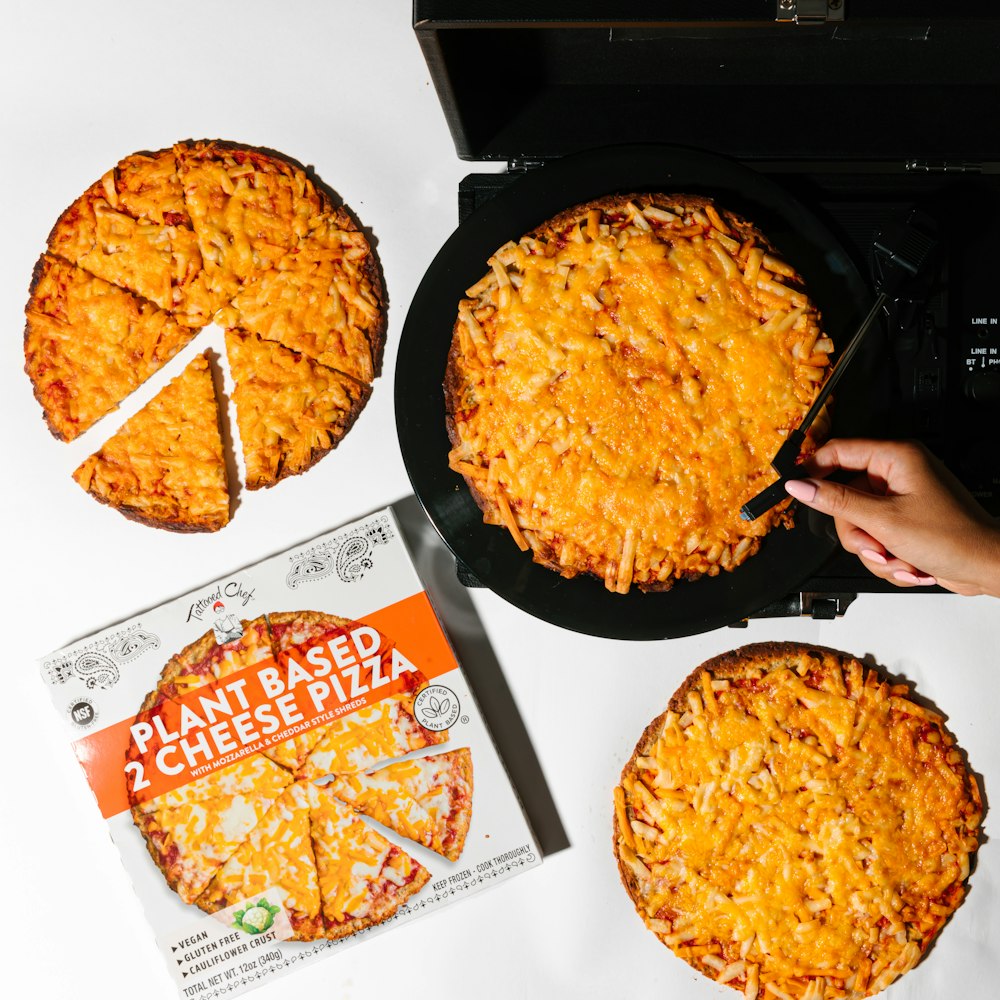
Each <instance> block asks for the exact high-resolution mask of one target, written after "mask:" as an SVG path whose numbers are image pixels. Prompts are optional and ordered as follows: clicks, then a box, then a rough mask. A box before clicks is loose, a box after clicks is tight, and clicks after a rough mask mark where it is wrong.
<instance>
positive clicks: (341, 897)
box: [304, 785, 430, 938]
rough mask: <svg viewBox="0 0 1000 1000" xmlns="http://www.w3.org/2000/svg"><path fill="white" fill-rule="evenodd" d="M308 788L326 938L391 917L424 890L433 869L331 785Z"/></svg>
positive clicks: (310, 820)
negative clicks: (344, 800)
mask: <svg viewBox="0 0 1000 1000" xmlns="http://www.w3.org/2000/svg"><path fill="white" fill-rule="evenodd" d="M304 787H305V789H306V792H307V794H308V797H309V807H310V811H309V824H310V831H311V834H312V843H313V850H314V852H315V857H316V867H317V869H318V872H319V888H320V894H321V897H322V910H323V917H324V922H325V929H324V936H325V937H327V938H341V937H347V936H348V935H350V934H355V933H357V932H358V931H360V930H363V929H364V928H365V927H370V926H372V925H373V924H379V923H381V922H382V921H383V920H387V919H388V918H389V917H391V916H392V915H393V914H394V913H395V912H396V911H397V910H398V909H399V907H400V906H402V904H403V903H405V902H406V900H407V899H409V898H410V896H412V895H413V894H414V893H415V892H418V891H419V890H420V888H421V887H422V886H423V885H424V884H425V883H426V882H427V880H428V879H429V878H430V873H429V872H428V871H427V869H426V868H424V867H423V866H422V865H421V864H420V863H419V862H418V861H415V860H414V859H413V858H411V857H410V856H409V855H408V854H407V853H406V852H405V851H403V850H402V849H401V848H399V847H397V846H396V845H395V844H392V843H390V842H389V841H388V840H386V838H385V837H383V836H382V835H381V834H380V833H378V832H377V831H376V830H374V829H373V828H372V827H370V826H368V824H366V823H365V822H364V820H362V819H361V818H360V817H359V816H358V815H357V814H356V813H354V812H352V811H351V810H350V809H349V808H348V807H347V806H345V805H344V804H343V803H342V802H338V801H337V800H336V799H335V798H334V797H333V796H332V795H331V794H330V793H329V791H328V790H327V789H325V788H322V787H318V786H316V785H305V786H304Z"/></svg>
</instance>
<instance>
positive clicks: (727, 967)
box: [613, 643, 982, 1000]
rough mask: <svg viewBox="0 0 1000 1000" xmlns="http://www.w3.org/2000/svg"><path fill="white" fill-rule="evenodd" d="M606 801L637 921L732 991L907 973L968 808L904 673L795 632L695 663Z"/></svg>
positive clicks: (958, 854)
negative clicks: (894, 676) (806, 641)
mask: <svg viewBox="0 0 1000 1000" xmlns="http://www.w3.org/2000/svg"><path fill="white" fill-rule="evenodd" d="M614 801H615V810H614V834H613V839H614V848H615V854H616V856H617V859H618V867H619V871H620V873H621V878H622V882H623V883H624V885H625V888H626V890H627V891H628V894H629V896H630V897H631V898H632V902H633V903H634V904H635V907H636V910H637V911H638V913H639V916H640V917H641V918H642V920H643V922H644V923H645V924H646V926H647V927H648V928H649V929H650V930H651V931H652V932H653V933H654V934H656V936H657V937H658V938H659V939H660V940H661V941H662V942H663V943H664V944H666V945H667V946H668V947H669V948H671V949H672V950H673V951H674V952H675V954H677V955H679V956H680V957H681V958H683V959H685V961H687V962H688V963H689V964H690V965H692V966H693V967H694V968H695V969H697V970H698V971H700V972H702V973H703V974H704V975H706V976H709V977H711V978H712V979H714V980H715V981H716V982H719V983H723V984H728V985H729V986H731V987H733V988H735V989H738V990H740V991H742V993H743V995H744V996H745V997H747V998H748V1000H755V998H757V997H762V998H763V997H768V998H771V997H775V998H778V1000H783V998H786V997H793V998H796V1000H821V998H826V1000H836V998H861V997H866V996H871V995H872V994H874V993H878V992H879V991H880V990H882V989H884V988H885V987H886V986H888V985H889V984H890V983H892V982H893V981H894V980H895V979H897V978H898V977H899V976H901V975H903V974H904V973H905V972H907V971H909V970H910V969H912V968H913V967H914V965H916V964H917V962H919V961H920V959H921V957H922V956H923V955H924V954H925V953H926V952H927V950H928V948H929V947H930V946H931V944H932V942H933V940H934V938H935V936H936V935H937V933H938V931H940V929H941V928H942V927H943V926H944V924H945V922H946V921H947V920H948V917H949V916H950V915H951V913H952V912H953V911H954V910H955V909H956V907H957V906H958V905H959V904H960V903H961V901H962V898H963V896H964V895H965V889H966V880H967V879H968V877H969V871H970V865H971V861H972V858H973V856H974V855H975V852H976V849H977V846H978V834H979V824H980V820H981V817H982V802H981V800H980V795H979V789H978V786H977V784H976V780H975V777H974V776H973V775H972V773H971V772H970V770H969V769H968V767H967V766H966V764H965V761H964V759H963V755H962V753H961V752H960V751H959V750H958V749H957V748H956V746H955V742H954V739H953V738H952V736H951V735H950V734H949V733H948V731H947V730H946V729H945V727H944V724H943V721H942V718H941V716H940V715H939V714H938V713H937V712H935V711H933V710H932V709H930V708H927V707H925V706H924V705H923V704H921V703H919V702H918V701H916V700H915V699H914V698H913V696H912V694H911V692H910V690H909V687H908V685H906V684H901V683H892V682H891V681H889V680H887V679H886V678H885V677H884V676H882V675H881V674H880V673H879V671H877V670H875V669H872V668H868V667H866V666H864V665H863V664H862V663H860V662H859V661H858V660H856V659H855V658H853V657H851V656H849V655H848V654H846V653H839V652H836V651H833V650H828V649H820V648H813V647H806V646H800V645H796V644H794V643H761V644H757V645H751V646H745V647H743V648H742V649H738V650H736V651H734V652H731V653H726V654H724V655H722V656H718V657H716V658H714V659H712V660H709V661H708V662H707V663H704V664H703V665H702V666H700V667H698V669H696V670H695V671H694V672H693V673H692V674H691V675H690V676H689V677H688V678H687V680H686V681H685V682H684V683H683V684H682V685H681V687H680V688H679V689H678V690H677V692H676V693H675V694H674V696H673V697H672V698H671V700H670V703H669V705H668V708H667V711H666V712H664V713H663V714H662V715H660V716H659V717H657V718H656V719H654V720H653V722H651V723H650V724H649V726H648V727H647V728H646V731H645V732H644V733H643V734H642V737H641V738H640V740H639V742H638V744H637V746H636V748H635V752H634V753H633V755H632V758H631V759H630V760H629V762H628V763H627V764H626V765H625V768H624V770H623V771H622V776H621V783H620V784H619V785H618V786H617V787H616V788H615V790H614Z"/></svg>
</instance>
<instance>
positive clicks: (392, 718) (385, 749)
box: [298, 675, 448, 779]
mask: <svg viewBox="0 0 1000 1000" xmlns="http://www.w3.org/2000/svg"><path fill="white" fill-rule="evenodd" d="M424 684H425V681H424V680H423V678H422V677H419V676H414V675H407V677H406V682H405V687H404V688H403V690H402V691H400V692H399V693H397V694H391V695H388V696H387V697H385V698H383V699H382V700H381V701H377V702H375V703H374V704H372V705H367V706H366V707H365V708H359V709H358V710H357V711H356V712H352V713H351V714H350V715H345V716H343V717H342V718H340V719H337V720H336V721H335V722H331V723H330V724H329V725H328V726H327V727H326V730H325V732H324V733H323V737H322V739H320V740H319V741H318V742H317V743H316V746H315V747H314V749H313V750H312V752H311V753H310V754H309V756H308V757H307V758H306V761H305V763H304V764H303V765H302V767H301V768H300V769H299V772H298V774H299V777H302V778H312V779H315V778H322V777H325V776H326V775H328V774H349V773H353V772H356V771H365V770H368V769H369V768H372V767H376V766H377V765H378V764H380V763H382V761H385V760H392V759H393V758H395V757H402V756H403V755H404V754H408V753H410V751H411V750H422V749H424V747H428V746H434V745H436V744H438V743H445V742H446V741H447V739H448V732H447V730H445V731H443V732H439V733H438V732H433V731H432V730H430V729H424V727H423V726H421V725H420V723H419V722H417V720H416V718H415V716H414V714H413V699H414V698H415V697H416V694H417V692H418V691H419V690H420V688H421V687H423V686H424Z"/></svg>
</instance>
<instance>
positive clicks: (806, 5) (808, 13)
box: [774, 0, 844, 24]
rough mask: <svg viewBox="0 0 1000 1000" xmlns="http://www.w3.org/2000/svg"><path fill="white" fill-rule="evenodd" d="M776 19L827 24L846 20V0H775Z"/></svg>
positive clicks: (798, 22) (797, 22)
mask: <svg viewBox="0 0 1000 1000" xmlns="http://www.w3.org/2000/svg"><path fill="white" fill-rule="evenodd" d="M775 3H776V10H775V14H774V19H775V21H794V22H795V23H796V24H826V23H828V22H830V21H843V20H844V0H775Z"/></svg>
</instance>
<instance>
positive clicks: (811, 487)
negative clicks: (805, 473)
mask: <svg viewBox="0 0 1000 1000" xmlns="http://www.w3.org/2000/svg"><path fill="white" fill-rule="evenodd" d="M785 492H786V493H787V494H788V495H789V496H791V497H795V499H796V500H802V501H804V502H805V503H809V502H810V501H811V500H812V499H813V498H814V497H815V496H816V484H815V483H813V482H810V481H809V480H808V479H789V480H788V482H787V483H785Z"/></svg>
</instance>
